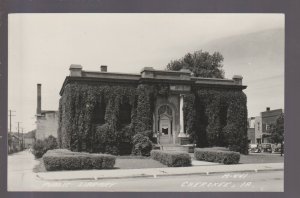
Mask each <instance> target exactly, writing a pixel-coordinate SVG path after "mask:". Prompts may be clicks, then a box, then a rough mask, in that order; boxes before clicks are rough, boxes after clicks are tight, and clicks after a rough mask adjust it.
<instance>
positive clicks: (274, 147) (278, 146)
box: [272, 144, 282, 153]
mask: <svg viewBox="0 0 300 198" xmlns="http://www.w3.org/2000/svg"><path fill="white" fill-rule="evenodd" d="M281 149H282V148H281V144H272V153H280V152H281Z"/></svg>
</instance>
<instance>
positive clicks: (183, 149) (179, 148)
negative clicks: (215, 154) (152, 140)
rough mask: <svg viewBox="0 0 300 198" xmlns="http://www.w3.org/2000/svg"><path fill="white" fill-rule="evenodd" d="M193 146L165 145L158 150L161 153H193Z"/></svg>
mask: <svg viewBox="0 0 300 198" xmlns="http://www.w3.org/2000/svg"><path fill="white" fill-rule="evenodd" d="M191 148H193V146H191V145H174V144H165V145H161V147H160V150H163V151H174V152H187V153H189V152H194V151H193V149H191Z"/></svg>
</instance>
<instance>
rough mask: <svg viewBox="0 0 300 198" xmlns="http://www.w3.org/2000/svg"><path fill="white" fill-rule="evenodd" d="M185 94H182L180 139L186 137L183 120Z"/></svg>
mask: <svg viewBox="0 0 300 198" xmlns="http://www.w3.org/2000/svg"><path fill="white" fill-rule="evenodd" d="M183 97H184V95H183V94H180V104H179V116H180V131H179V134H178V137H186V134H185V132H184V120H183Z"/></svg>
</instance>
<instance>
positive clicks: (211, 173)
mask: <svg viewBox="0 0 300 198" xmlns="http://www.w3.org/2000/svg"><path fill="white" fill-rule="evenodd" d="M283 170H284V169H282V168H273V169H260V170H258V169H254V170H236V171H234V170H233V171H212V172H198V173H196V172H195V173H176V174H174V173H173V174H171V173H170V174H168V173H167V174H156V175H149V174H141V175H128V176H113V177H110V176H106V177H94V178H91V177H88V178H70V179H45V178H42V177H40V176H39V175H38V174H36V176H37V177H38V178H39V179H40V180H43V181H79V180H83V181H86V180H94V181H97V180H105V179H130V178H157V177H169V176H184V175H187V176H188V175H206V176H208V175H214V174H223V173H245V172H249V173H251V172H254V173H258V172H269V171H283Z"/></svg>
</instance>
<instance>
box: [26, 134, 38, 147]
mask: <svg viewBox="0 0 300 198" xmlns="http://www.w3.org/2000/svg"><path fill="white" fill-rule="evenodd" d="M35 132H36V130H32V131H30V132H28V133H25V134H24V148H25V149H28V148H31V147H32V145H33V143H34V142H35Z"/></svg>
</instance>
